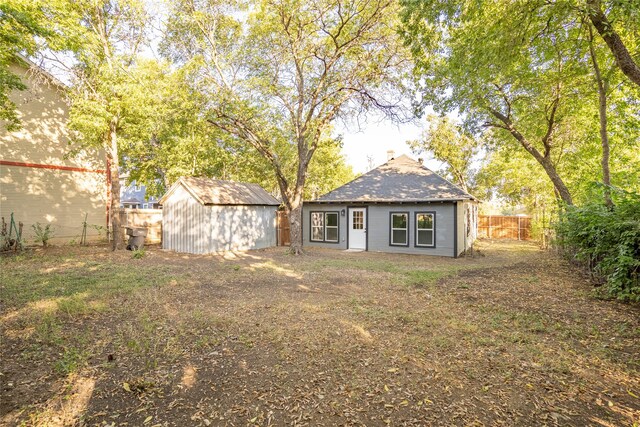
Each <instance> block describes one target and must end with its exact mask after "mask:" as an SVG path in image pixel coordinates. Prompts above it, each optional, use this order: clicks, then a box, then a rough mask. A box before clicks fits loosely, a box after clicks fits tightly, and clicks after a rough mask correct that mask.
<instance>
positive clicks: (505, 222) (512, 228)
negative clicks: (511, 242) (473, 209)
mask: <svg viewBox="0 0 640 427" xmlns="http://www.w3.org/2000/svg"><path fill="white" fill-rule="evenodd" d="M478 237H479V238H485V239H517V240H531V217H528V216H519V215H515V216H507V215H480V216H479V217H478Z"/></svg>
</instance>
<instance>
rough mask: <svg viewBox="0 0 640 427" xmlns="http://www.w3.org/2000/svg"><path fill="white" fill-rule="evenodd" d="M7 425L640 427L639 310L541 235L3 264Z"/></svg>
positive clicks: (95, 254) (55, 255) (25, 259)
mask: <svg viewBox="0 0 640 427" xmlns="http://www.w3.org/2000/svg"><path fill="white" fill-rule="evenodd" d="M2 271H3V277H2V285H1V286H2V289H1V291H2V313H1V318H2V333H3V336H2V343H3V345H2V346H1V348H0V357H1V358H2V361H3V362H2V368H1V372H0V378H2V399H1V401H0V424H2V425H27V426H29V425H61V426H62V425H78V426H89V425H100V426H105V425H109V426H125V425H129V426H185V425H195V426H198V425H200V426H209V425H234V426H240V425H260V426H267V425H326V426H332V425H429V424H431V425H464V426H483V425H505V426H512V425H531V426H540V425H549V426H554V425H559V426H560V425H561V426H566V425H575V426H583V425H597V426H618V425H628V426H633V425H637V424H638V423H640V372H639V371H640V308H639V307H638V306H634V305H625V304H620V303H617V302H615V301H604V300H599V299H597V298H595V297H594V295H593V293H592V289H593V288H592V287H591V285H589V283H588V281H587V280H586V279H585V278H584V277H583V276H581V275H580V274H579V272H577V271H576V270H574V269H573V268H572V267H570V266H569V265H568V264H567V263H566V262H565V261H563V260H561V259H558V258H557V257H556V256H555V255H553V254H552V253H549V252H543V251H540V250H538V249H537V248H536V247H535V246H534V245H532V244H527V243H518V242H499V241H484V242H481V243H480V252H479V254H477V255H476V256H474V257H468V258H461V259H458V260H454V259H446V258H438V257H421V256H412V255H391V254H379V253H345V252H342V251H334V250H309V251H308V253H307V255H305V256H301V257H294V256H290V255H287V254H286V253H285V250H284V249H283V248H272V249H269V250H264V251H252V252H247V253H239V254H235V255H234V254H228V255H225V256H214V255H211V256H196V255H185V254H176V253H170V252H164V251H161V250H159V249H149V250H147V251H146V253H145V255H144V256H143V257H142V258H140V259H132V258H131V254H130V253H128V252H121V253H116V254H112V253H110V252H109V251H108V250H107V249H106V248H104V247H90V248H77V247H76V248H70V247H65V248H50V249H48V250H46V251H40V252H35V253H30V254H27V255H23V256H20V257H18V258H4V259H2Z"/></svg>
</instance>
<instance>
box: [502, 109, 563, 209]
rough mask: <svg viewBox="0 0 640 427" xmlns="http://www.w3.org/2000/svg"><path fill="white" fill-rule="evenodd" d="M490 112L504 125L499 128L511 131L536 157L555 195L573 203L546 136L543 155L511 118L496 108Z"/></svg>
mask: <svg viewBox="0 0 640 427" xmlns="http://www.w3.org/2000/svg"><path fill="white" fill-rule="evenodd" d="M491 114H493V115H494V117H496V118H497V119H498V120H500V121H501V122H502V123H504V126H501V128H503V129H506V130H507V131H509V133H511V135H512V136H513V137H514V138H515V139H516V140H517V141H518V142H519V143H520V145H522V147H524V149H525V150H527V152H528V153H529V154H531V155H532V156H533V158H534V159H536V161H537V162H538V163H540V165H542V167H543V168H544V171H545V172H546V173H547V176H548V177H549V179H550V180H551V182H552V183H553V188H554V190H555V191H556V193H557V194H556V197H559V198H560V199H561V200H562V201H563V202H564V203H565V204H567V205H573V198H572V197H571V193H570V192H569V189H568V188H567V186H566V185H565V183H564V181H563V180H562V178H560V175H559V174H558V171H557V170H556V167H555V166H554V164H553V162H552V161H551V158H550V157H549V154H550V151H551V145H550V144H549V140H548V137H546V138H547V139H546V140H543V141H545V145H548V148H547V150H546V151H545V154H544V155H543V154H542V153H541V152H540V151H538V149H537V148H536V147H534V146H533V145H532V144H531V142H530V141H529V140H528V139H527V138H526V137H525V136H524V135H523V134H521V133H520V132H519V131H518V130H517V129H516V128H515V127H514V126H513V123H512V122H511V119H510V118H509V117H507V116H505V115H504V114H502V113H501V112H499V111H497V110H491Z"/></svg>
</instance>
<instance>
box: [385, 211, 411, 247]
mask: <svg viewBox="0 0 640 427" xmlns="http://www.w3.org/2000/svg"><path fill="white" fill-rule="evenodd" d="M389 243H390V244H391V245H392V246H409V213H408V212H391V236H390V239H389Z"/></svg>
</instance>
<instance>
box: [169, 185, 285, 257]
mask: <svg viewBox="0 0 640 427" xmlns="http://www.w3.org/2000/svg"><path fill="white" fill-rule="evenodd" d="M162 230H163V231H162V240H163V248H165V249H169V250H174V251H177V252H186V253H192V254H206V253H212V252H223V251H232V250H248V249H261V248H266V247H270V246H275V245H276V207H275V206H256V205H203V204H201V203H200V202H198V201H197V200H196V199H195V198H194V197H193V196H192V195H191V193H189V192H188V191H187V190H186V189H185V188H184V187H183V186H179V187H177V188H176V189H175V191H173V193H172V194H171V195H170V196H169V197H168V198H167V199H166V200H165V202H164V204H163V211H162Z"/></svg>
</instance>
